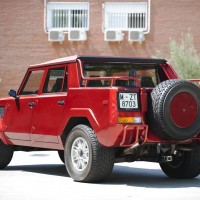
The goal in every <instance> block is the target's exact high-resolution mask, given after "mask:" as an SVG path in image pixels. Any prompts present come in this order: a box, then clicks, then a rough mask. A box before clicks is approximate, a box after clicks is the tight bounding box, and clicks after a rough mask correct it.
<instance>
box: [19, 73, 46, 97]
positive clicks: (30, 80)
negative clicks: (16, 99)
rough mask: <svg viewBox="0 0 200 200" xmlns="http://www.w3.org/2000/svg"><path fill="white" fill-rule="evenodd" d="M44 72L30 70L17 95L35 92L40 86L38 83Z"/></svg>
mask: <svg viewBox="0 0 200 200" xmlns="http://www.w3.org/2000/svg"><path fill="white" fill-rule="evenodd" d="M43 74H44V70H37V71H32V72H30V74H29V76H28V77H27V79H26V82H25V84H24V87H23V88H22V90H21V91H20V94H19V95H29V94H37V93H38V90H39V88H40V83H41V80H42V77H43Z"/></svg>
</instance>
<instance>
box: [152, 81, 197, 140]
mask: <svg viewBox="0 0 200 200" xmlns="http://www.w3.org/2000/svg"><path fill="white" fill-rule="evenodd" d="M199 99H200V89H199V88H198V87H197V86H196V85H194V84H193V83H190V82H188V81H185V80H178V79H175V80H167V81H164V82H162V83H160V84H159V85H157V86H156V87H155V88H154V89H153V91H152V93H151V105H150V109H149V110H150V113H149V116H150V117H149V124H150V126H151V127H152V129H153V130H154V131H155V133H156V134H157V135H158V136H160V137H162V138H164V139H170V140H187V139H191V138H192V137H194V136H195V135H196V134H197V133H199V132H200V123H199V122H200V101H199Z"/></svg>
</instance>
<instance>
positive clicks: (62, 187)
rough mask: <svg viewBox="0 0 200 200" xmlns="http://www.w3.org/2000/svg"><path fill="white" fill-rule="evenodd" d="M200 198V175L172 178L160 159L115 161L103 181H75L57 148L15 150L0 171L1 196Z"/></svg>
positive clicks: (24, 199)
mask: <svg viewBox="0 0 200 200" xmlns="http://www.w3.org/2000/svg"><path fill="white" fill-rule="evenodd" d="M64 199H65V200H72V199H73V200H147V199H148V200H149V199H152V200H153V199H155V200H173V199H174V200H199V199H200V176H198V177H197V178H195V179H190V180H174V179H170V178H168V177H167V176H166V175H165V174H164V173H163V172H162V171H161V170H160V167H159V165H158V164H157V163H148V162H134V163H121V164H115V167H114V169H113V172H112V174H111V176H110V177H109V178H108V179H107V180H106V181H105V182H102V183H98V184H97V183H95V184H94V183H93V184H91V183H78V182H74V181H73V180H72V179H71V178H70V177H69V175H68V174H67V171H66V169H65V166H64V164H62V162H61V161H60V159H59V157H58V155H57V152H51V151H47V152H41V151H40V152H15V154H14V157H13V160H12V162H11V163H10V164H9V166H8V167H7V168H6V169H4V170H1V171H0V200H64Z"/></svg>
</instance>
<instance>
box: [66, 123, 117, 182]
mask: <svg viewBox="0 0 200 200" xmlns="http://www.w3.org/2000/svg"><path fill="white" fill-rule="evenodd" d="M79 144H80V145H79ZM77 146H78V147H77ZM64 154H65V165H66V168H67V171H68V173H69V175H70V176H71V177H72V178H73V179H74V180H75V181H80V182H98V181H102V180H104V179H105V178H107V177H108V176H109V175H110V174H111V172H112V169H113V166H114V149H113V148H106V147H103V146H102V145H101V144H99V142H98V140H97V137H96V135H95V133H94V131H93V130H92V129H91V128H90V127H89V126H86V125H78V126H76V127H74V128H73V130H72V131H71V132H70V133H69V136H68V137H67V139H66V143H65V151H64ZM72 154H73V155H74V159H72ZM76 158H77V159H76Z"/></svg>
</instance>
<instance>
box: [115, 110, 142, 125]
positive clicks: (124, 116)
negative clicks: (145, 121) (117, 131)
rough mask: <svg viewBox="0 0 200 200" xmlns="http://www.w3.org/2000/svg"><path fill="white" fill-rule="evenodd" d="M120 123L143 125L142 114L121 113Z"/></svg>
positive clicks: (119, 116)
mask: <svg viewBox="0 0 200 200" xmlns="http://www.w3.org/2000/svg"><path fill="white" fill-rule="evenodd" d="M118 123H119V124H141V123H142V114H141V112H119V115H118Z"/></svg>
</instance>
